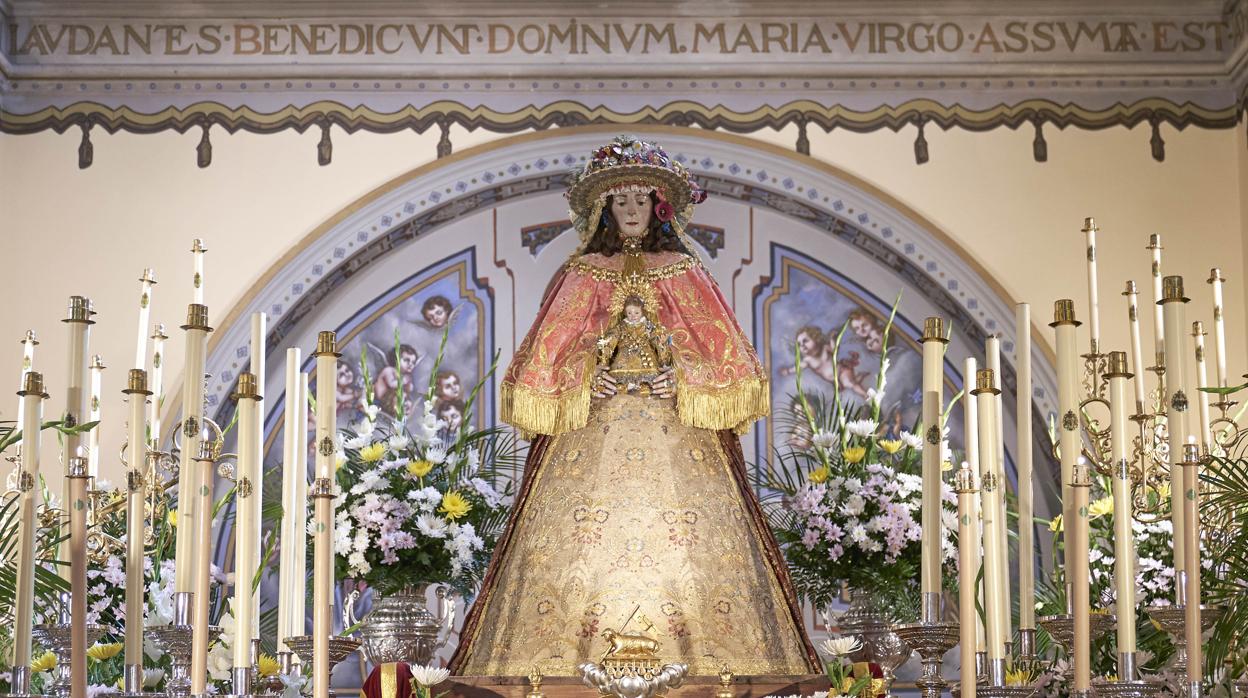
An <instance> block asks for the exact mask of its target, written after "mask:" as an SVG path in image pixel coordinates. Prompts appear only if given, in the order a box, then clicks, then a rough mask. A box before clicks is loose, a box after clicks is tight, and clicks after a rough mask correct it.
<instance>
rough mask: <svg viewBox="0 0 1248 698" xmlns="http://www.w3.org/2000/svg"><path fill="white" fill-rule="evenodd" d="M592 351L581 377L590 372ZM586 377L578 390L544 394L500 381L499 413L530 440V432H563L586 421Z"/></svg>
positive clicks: (587, 380)
mask: <svg viewBox="0 0 1248 698" xmlns="http://www.w3.org/2000/svg"><path fill="white" fill-rule="evenodd" d="M594 359H595V356H594V354H593V352H589V354H588V356H586V367H585V371H586V372H585V374H584V375H585V376H592V375H593V371H594ZM590 382H591V381H590V380H589V379H588V378H586V379H584V380H582V381H581V386H580V388H579V389H573V390H568V391H564V392H563V393H561V394H558V395H548V394H546V393H542V392H539V391H537V390H534V389H533V388H530V387H528V386H524V385H517V384H515V383H509V382H506V381H504V382H503V384H502V385H501V386H499V389H498V394H499V401H500V404H499V416H500V417H501V418H502V420H503V421H504V422H506V423H508V424H510V425H512V426H513V427H516V428H517V429H519V430H520V432H521V436H523V437H525V438H529V439H531V437H532V436H533V435H534V434H550V435H552V436H553V435H555V434H563V433H566V432H569V431H574V430H576V429H580V428H581V427H583V426H585V424H586V423H587V422H589V397H590V391H589V386H590Z"/></svg>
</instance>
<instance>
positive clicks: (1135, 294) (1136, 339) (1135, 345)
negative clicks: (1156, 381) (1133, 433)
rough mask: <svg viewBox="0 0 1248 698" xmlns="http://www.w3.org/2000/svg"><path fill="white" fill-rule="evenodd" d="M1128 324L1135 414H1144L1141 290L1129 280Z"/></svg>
mask: <svg viewBox="0 0 1248 698" xmlns="http://www.w3.org/2000/svg"><path fill="white" fill-rule="evenodd" d="M1122 295H1124V296H1126V297H1127V324H1128V325H1129V327H1130V328H1131V367H1132V368H1133V369H1135V378H1134V380H1133V381H1132V385H1133V386H1134V387H1135V414H1144V410H1145V408H1146V406H1147V403H1146V402H1145V397H1144V395H1145V390H1144V348H1143V347H1142V346H1141V345H1140V307H1139V298H1140V291H1139V289H1137V288H1136V287H1135V282H1134V281H1128V282H1127V290H1125V291H1123V292H1122Z"/></svg>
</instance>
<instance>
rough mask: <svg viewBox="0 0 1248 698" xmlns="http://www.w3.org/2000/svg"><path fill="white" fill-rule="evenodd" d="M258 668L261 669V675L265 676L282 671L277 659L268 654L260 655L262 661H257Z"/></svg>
mask: <svg viewBox="0 0 1248 698" xmlns="http://www.w3.org/2000/svg"><path fill="white" fill-rule="evenodd" d="M256 668H257V669H259V670H260V675H261V676H264V677H268V676H275V675H276V674H277V672H279V671H281V667H280V666H278V664H277V660H276V659H274V658H272V657H270V656H269V655H267V654H261V655H260V661H258V662H257V663H256Z"/></svg>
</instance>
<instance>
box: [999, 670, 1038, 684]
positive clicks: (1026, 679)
mask: <svg viewBox="0 0 1248 698" xmlns="http://www.w3.org/2000/svg"><path fill="white" fill-rule="evenodd" d="M1035 678H1036V677H1035V676H1034V675H1033V674H1032V672H1030V671H1028V670H1027V669H1014V670H1011V671H1007V672H1005V685H1006V686H1027V685H1030V684H1031V682H1032V681H1033V680H1035Z"/></svg>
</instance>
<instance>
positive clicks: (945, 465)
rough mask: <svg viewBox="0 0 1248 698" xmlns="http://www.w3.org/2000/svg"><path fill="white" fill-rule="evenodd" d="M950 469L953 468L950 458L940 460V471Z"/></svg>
mask: <svg viewBox="0 0 1248 698" xmlns="http://www.w3.org/2000/svg"><path fill="white" fill-rule="evenodd" d="M950 470H953V461H951V460H942V461H941V462H940V472H942V473H947V472H949V471H950Z"/></svg>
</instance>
